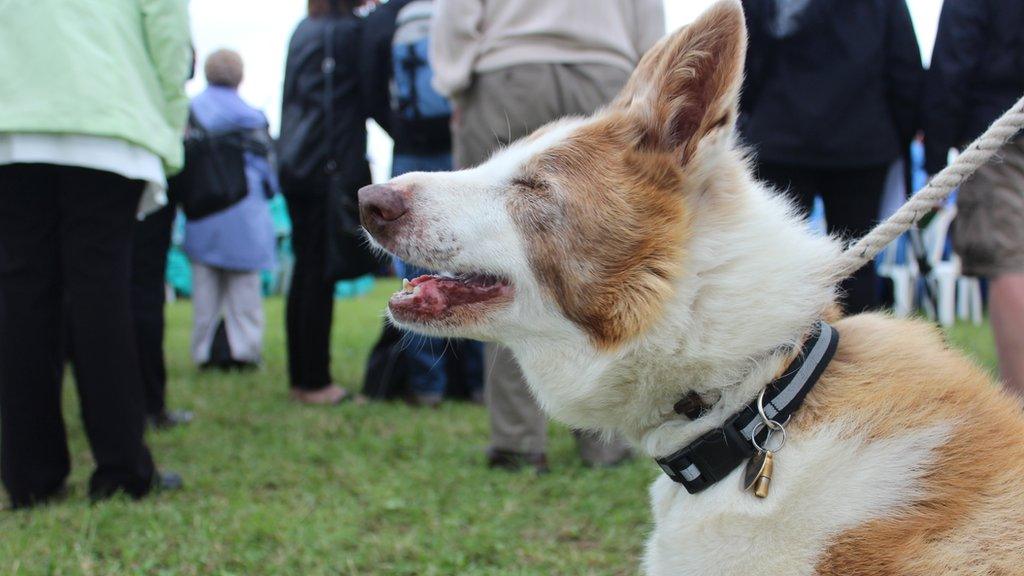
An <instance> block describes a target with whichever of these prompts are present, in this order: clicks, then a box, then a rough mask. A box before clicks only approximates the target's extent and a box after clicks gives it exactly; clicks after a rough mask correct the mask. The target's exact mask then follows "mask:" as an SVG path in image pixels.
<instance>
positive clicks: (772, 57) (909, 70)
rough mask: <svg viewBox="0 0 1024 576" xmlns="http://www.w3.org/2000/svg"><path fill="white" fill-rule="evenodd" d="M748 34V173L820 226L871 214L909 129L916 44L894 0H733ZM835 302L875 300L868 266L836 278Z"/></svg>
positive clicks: (847, 224) (916, 79) (914, 110)
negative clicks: (751, 167) (822, 216)
mask: <svg viewBox="0 0 1024 576" xmlns="http://www.w3.org/2000/svg"><path fill="white" fill-rule="evenodd" d="M743 6H744V9H745V11H746V18H747V26H748V28H749V33H750V45H749V49H748V51H747V68H746V81H745V84H744V88H743V95H742V97H741V101H740V110H741V116H740V131H741V133H742V135H743V137H744V139H745V141H746V142H747V143H748V144H750V145H751V146H752V147H753V149H754V152H755V157H756V159H757V173H758V177H759V178H761V179H762V180H765V181H767V182H769V183H771V184H774V185H775V186H777V187H778V188H779V189H780V190H782V191H784V192H788V193H789V194H791V195H792V196H793V198H794V199H795V200H796V201H797V202H798V203H799V204H800V206H802V207H803V208H804V209H805V210H808V211H809V210H810V208H811V207H812V206H813V203H814V198H815V196H820V197H821V198H822V199H823V201H824V203H825V213H826V220H827V221H828V227H829V232H830V233H838V234H841V235H843V236H846V237H859V236H861V235H863V234H864V233H866V232H867V231H868V230H870V228H871V227H872V226H873V225H874V223H875V221H876V219H877V217H878V211H879V204H880V200H881V196H882V192H883V187H884V183H885V178H886V175H887V173H888V170H889V167H890V165H891V164H892V162H893V161H894V160H896V159H897V158H898V157H900V155H901V154H902V153H903V151H905V150H906V149H907V146H908V145H909V143H910V140H911V138H912V137H913V135H914V133H915V132H916V130H917V128H918V124H919V122H918V109H919V104H918V102H919V98H920V89H921V85H922V81H923V74H924V71H923V68H922V66H921V52H920V49H919V48H918V44H917V37H916V36H915V34H914V27H913V24H912V22H911V20H910V12H909V10H908V9H907V6H906V3H905V2H904V0H857V1H850V0H796V1H793V0H790V1H781V0H743ZM841 288H842V289H843V291H844V292H845V294H846V298H845V302H844V304H845V308H846V309H847V310H848V311H849V312H859V311H862V310H865V309H869V308H872V307H875V306H876V305H877V304H878V286H877V278H876V277H875V271H874V267H873V266H865V267H864V268H862V269H861V270H860V271H858V272H857V274H856V275H855V276H854V277H853V278H851V279H850V280H848V281H846V282H844V283H843V285H842V287H841Z"/></svg>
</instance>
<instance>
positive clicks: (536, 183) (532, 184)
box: [512, 177, 547, 190]
mask: <svg viewBox="0 0 1024 576" xmlns="http://www.w3.org/2000/svg"><path fill="white" fill-rule="evenodd" d="M512 185H513V186H516V187H518V188H526V189H529V190H546V189H547V183H546V182H544V181H543V180H540V179H538V178H530V177H520V178H516V179H514V180H512Z"/></svg>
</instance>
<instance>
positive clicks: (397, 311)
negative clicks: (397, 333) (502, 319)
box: [388, 274, 512, 323]
mask: <svg viewBox="0 0 1024 576" xmlns="http://www.w3.org/2000/svg"><path fill="white" fill-rule="evenodd" d="M511 295H512V286H511V284H510V283H509V281H508V280H505V279H504V278H499V277H497V276H491V275H488V274H458V275H451V274H430V275H426V276H420V277H419V278H416V279H414V280H405V282H404V284H403V286H402V289H401V290H400V291H398V292H396V293H395V294H394V295H392V296H391V300H389V301H388V308H389V309H390V310H391V314H392V315H393V316H394V317H395V319H396V320H399V321H409V322H421V323H424V322H431V321H434V320H441V319H444V318H448V317H450V316H451V315H453V314H454V313H456V312H458V311H460V310H465V311H469V310H470V309H473V308H478V307H479V306H483V305H487V304H494V303H498V302H500V301H506V300H509V299H510V297H511Z"/></svg>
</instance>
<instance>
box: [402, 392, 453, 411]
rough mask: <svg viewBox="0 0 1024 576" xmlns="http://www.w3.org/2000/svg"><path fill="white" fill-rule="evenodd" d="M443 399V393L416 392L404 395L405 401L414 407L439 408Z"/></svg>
mask: <svg viewBox="0 0 1024 576" xmlns="http://www.w3.org/2000/svg"><path fill="white" fill-rule="evenodd" d="M443 401H444V394H417V393H416V392H412V393H410V394H409V395H408V396H406V397H405V403H406V404H408V405H409V406H412V407H414V408H440V407H441V402H443Z"/></svg>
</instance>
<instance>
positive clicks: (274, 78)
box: [188, 0, 942, 180]
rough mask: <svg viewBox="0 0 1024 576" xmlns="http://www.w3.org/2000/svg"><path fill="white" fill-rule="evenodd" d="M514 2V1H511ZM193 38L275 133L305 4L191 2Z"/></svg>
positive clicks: (700, 0)
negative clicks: (236, 76)
mask: <svg viewBox="0 0 1024 576" xmlns="http://www.w3.org/2000/svg"><path fill="white" fill-rule="evenodd" d="M508 1H514V0H508ZM713 2H714V0H665V17H666V20H667V24H668V29H669V30H675V29H676V28H678V27H680V26H682V25H683V24H686V23H688V22H690V21H692V20H693V19H694V18H696V17H697V15H698V14H700V12H701V11H702V10H703V9H704V8H706V7H707V6H708V5H710V4H712V3H713ZM907 4H908V5H909V6H910V10H911V14H912V15H913V18H914V26H915V28H916V29H917V33H918V37H919V39H920V44H921V52H922V53H923V55H924V57H925V60H926V61H927V60H928V59H929V58H930V57H931V51H932V45H933V44H934V41H935V29H936V27H937V26H938V21H939V10H940V8H941V7H942V0H907ZM190 6H191V13H192V34H193V39H194V42H195V46H196V51H197V52H198V56H199V62H200V63H202V62H203V61H204V60H205V59H206V56H207V55H208V54H209V53H210V52H212V51H214V50H216V49H218V48H233V49H235V50H238V51H239V52H240V53H241V54H242V58H243V59H244V60H245V64H246V68H245V81H244V82H243V84H242V87H241V93H242V97H243V98H245V99H246V100H247V101H248V102H249V103H251V104H252V105H254V106H256V107H257V108H261V109H262V110H263V111H264V112H265V113H266V115H267V118H268V119H269V120H270V124H271V131H272V132H274V133H275V134H276V133H277V124H278V119H279V117H280V114H281V82H282V80H283V78H284V61H285V52H286V50H287V48H288V39H289V37H290V36H291V33H292V30H293V29H294V28H295V25H296V24H298V22H299V20H301V19H302V17H303V15H304V14H305V11H306V0H191V2H190ZM198 72H199V73H198V74H197V76H198V78H197V79H196V80H194V81H192V82H191V83H189V87H188V89H189V93H190V94H195V93H197V92H199V91H200V90H202V89H203V87H204V86H205V82H204V81H203V80H202V67H201V64H200V68H199V70H198ZM370 140H371V141H370V147H369V148H370V157H371V161H372V162H373V165H374V176H375V180H379V179H380V178H382V177H383V175H384V174H386V173H387V170H388V169H389V166H390V154H391V147H390V142H389V141H388V140H387V136H385V135H384V134H383V133H382V132H380V131H378V130H373V131H371V135H370Z"/></svg>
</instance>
